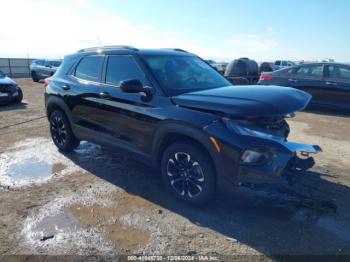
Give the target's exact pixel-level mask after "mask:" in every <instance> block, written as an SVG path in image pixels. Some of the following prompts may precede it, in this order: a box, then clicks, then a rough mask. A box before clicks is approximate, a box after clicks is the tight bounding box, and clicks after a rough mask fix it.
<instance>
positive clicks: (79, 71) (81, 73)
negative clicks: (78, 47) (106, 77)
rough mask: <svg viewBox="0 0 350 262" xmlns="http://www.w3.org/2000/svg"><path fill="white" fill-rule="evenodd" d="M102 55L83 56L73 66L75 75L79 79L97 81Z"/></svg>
mask: <svg viewBox="0 0 350 262" xmlns="http://www.w3.org/2000/svg"><path fill="white" fill-rule="evenodd" d="M102 62H103V56H87V57H84V58H83V59H82V60H81V61H80V62H79V64H78V66H77V67H76V68H75V74H74V75H75V76H76V77H77V78H80V79H84V80H89V81H94V82H98V81H99V74H100V70H101V66H102Z"/></svg>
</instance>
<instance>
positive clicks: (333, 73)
mask: <svg viewBox="0 0 350 262" xmlns="http://www.w3.org/2000/svg"><path fill="white" fill-rule="evenodd" d="M325 81H326V82H325V84H326V88H325V91H324V95H323V102H324V103H325V104H329V105H330V106H334V107H343V108H350V66H346V65H332V64H329V65H327V66H326V78H325Z"/></svg>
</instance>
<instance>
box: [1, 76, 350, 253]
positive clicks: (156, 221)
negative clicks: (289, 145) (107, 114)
mask: <svg viewBox="0 0 350 262" xmlns="http://www.w3.org/2000/svg"><path fill="white" fill-rule="evenodd" d="M17 82H18V84H19V85H20V86H21V87H22V88H23V91H24V101H23V103H22V104H20V105H1V106H0V200H1V201H0V229H1V230H0V255H11V254H16V255H19V254H21V255H33V254H34V255H36V254H40V255H62V254H64V255H77V254H78V255H79V254H80V255H106V256H113V255H116V254H147V255H150V254H152V255H155V254H159V255H160V254H167V255H213V256H224V257H223V259H224V258H226V259H227V260H229V258H230V256H232V255H244V256H245V257H247V255H252V256H254V257H255V258H259V260H270V259H272V260H275V259H277V258H278V257H276V256H277V255H334V254H344V255H350V207H349V204H348V203H349V200H350V190H349V188H348V187H349V185H350V178H349V173H348V170H350V161H349V159H350V136H349V134H350V132H349V130H350V119H349V117H348V116H347V115H342V113H339V112H320V111H307V112H301V113H299V114H297V117H296V118H294V119H291V120H290V121H289V123H290V125H291V130H292V133H291V137H290V140H294V141H298V142H306V143H311V144H318V145H320V146H321V147H322V148H323V152H322V153H321V154H318V155H317V156H316V161H317V165H316V167H315V168H314V169H313V170H312V171H311V172H310V174H309V176H308V177H309V178H308V179H306V182H305V183H306V184H308V185H309V187H308V188H310V192H311V193H312V194H314V196H318V197H325V198H327V199H333V200H334V202H335V203H336V204H337V206H338V209H337V212H336V213H333V212H324V211H320V210H315V209H311V208H307V207H302V206H300V205H297V204H295V203H292V202H283V203H282V202H281V199H280V198H276V196H274V197H272V196H270V195H265V194H261V193H253V192H250V191H248V190H244V189H241V188H233V189H232V190H230V191H227V190H223V191H221V192H220V193H219V195H218V197H217V199H216V200H215V201H213V202H212V203H210V205H209V206H207V207H205V208H194V207H189V206H186V205H184V204H182V203H181V202H178V201H177V200H175V199H174V198H173V197H172V196H170V195H169V194H168V193H167V192H166V191H165V189H164V188H163V186H162V185H161V183H160V179H159V174H158V172H157V171H156V170H153V169H151V168H149V167H147V166H144V165H143V164H141V163H138V162H136V161H135V160H133V159H131V158H129V157H127V156H125V155H123V154H120V153H118V152H109V151H106V150H105V149H103V148H101V147H99V146H96V145H93V144H90V143H82V144H81V145H80V146H79V148H78V149H77V150H76V152H75V153H72V154H67V155H63V154H61V153H59V152H58V151H57V150H56V148H55V147H54V145H53V143H52V142H51V140H50V138H49V134H48V122H47V119H46V118H45V114H44V104H43V86H42V84H38V83H33V82H32V81H31V80H29V79H18V81H17ZM19 123H21V124H19ZM256 255H259V256H256Z"/></svg>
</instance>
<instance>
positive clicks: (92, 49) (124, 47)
mask: <svg viewBox="0 0 350 262" xmlns="http://www.w3.org/2000/svg"><path fill="white" fill-rule="evenodd" d="M98 49H129V50H134V51H138V49H137V48H135V47H133V46H129V45H108V46H95V47H89V48H84V49H80V50H79V51H78V52H77V53H81V52H88V51H96V50H98Z"/></svg>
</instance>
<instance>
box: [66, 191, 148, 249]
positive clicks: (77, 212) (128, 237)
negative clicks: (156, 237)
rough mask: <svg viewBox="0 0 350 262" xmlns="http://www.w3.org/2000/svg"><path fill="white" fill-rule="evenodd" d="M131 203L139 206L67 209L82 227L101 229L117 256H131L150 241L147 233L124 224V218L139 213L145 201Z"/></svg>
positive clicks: (71, 207)
mask: <svg viewBox="0 0 350 262" xmlns="http://www.w3.org/2000/svg"><path fill="white" fill-rule="evenodd" d="M132 199H134V197H132ZM131 202H133V203H136V202H137V203H139V204H140V206H138V207H135V206H132V205H125V204H121V205H119V206H118V205H116V206H105V205H99V204H93V205H91V206H86V205H81V204H75V205H72V206H70V207H69V211H70V212H71V213H72V214H73V216H74V217H75V218H76V219H77V220H78V221H79V223H80V224H81V225H82V226H83V227H85V228H88V229H89V228H92V227H95V228H96V227H97V228H101V229H102V231H103V237H104V238H105V239H106V241H108V242H110V243H111V244H112V245H113V246H114V248H115V250H116V251H117V253H118V254H131V253H134V252H136V251H138V250H142V249H143V248H144V247H145V246H146V245H147V244H148V242H149V240H150V234H149V232H147V231H146V230H143V229H139V228H137V227H135V226H134V225H129V224H127V223H125V217H126V216H127V215H128V214H130V213H133V212H135V211H139V210H140V208H141V205H142V202H146V201H139V202H138V201H137V200H136V201H135V200H131ZM137 203H136V206H137ZM133 210H134V211H133Z"/></svg>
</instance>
